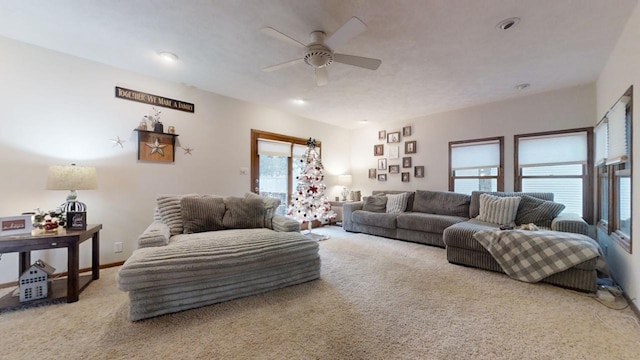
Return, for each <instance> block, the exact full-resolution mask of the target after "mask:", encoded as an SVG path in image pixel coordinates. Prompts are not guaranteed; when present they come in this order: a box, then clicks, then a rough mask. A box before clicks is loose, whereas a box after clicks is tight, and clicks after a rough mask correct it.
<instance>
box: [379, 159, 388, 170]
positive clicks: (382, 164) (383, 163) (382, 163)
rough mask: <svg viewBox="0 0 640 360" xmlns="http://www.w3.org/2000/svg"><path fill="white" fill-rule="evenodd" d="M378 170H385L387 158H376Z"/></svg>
mask: <svg viewBox="0 0 640 360" xmlns="http://www.w3.org/2000/svg"><path fill="white" fill-rule="evenodd" d="M378 170H387V159H378Z"/></svg>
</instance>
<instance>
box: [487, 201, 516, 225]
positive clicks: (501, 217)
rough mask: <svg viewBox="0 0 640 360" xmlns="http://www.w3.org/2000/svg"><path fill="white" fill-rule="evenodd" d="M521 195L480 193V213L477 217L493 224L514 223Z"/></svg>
mask: <svg viewBox="0 0 640 360" xmlns="http://www.w3.org/2000/svg"><path fill="white" fill-rule="evenodd" d="M518 205H520V197H519V196H513V197H498V196H492V195H488V194H482V195H480V214H478V216H476V219H478V220H480V221H484V222H489V223H493V224H498V225H501V224H513V223H514V221H515V219H516V214H517V213H518Z"/></svg>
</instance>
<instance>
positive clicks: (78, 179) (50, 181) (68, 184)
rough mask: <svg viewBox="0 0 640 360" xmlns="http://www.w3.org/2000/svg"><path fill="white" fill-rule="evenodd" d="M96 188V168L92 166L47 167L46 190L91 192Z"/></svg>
mask: <svg viewBox="0 0 640 360" xmlns="http://www.w3.org/2000/svg"><path fill="white" fill-rule="evenodd" d="M97 188H98V177H97V173H96V168H95V167H92V166H76V165H54V166H49V175H48V176H47V190H93V189H97Z"/></svg>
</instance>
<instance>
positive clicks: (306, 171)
mask: <svg viewBox="0 0 640 360" xmlns="http://www.w3.org/2000/svg"><path fill="white" fill-rule="evenodd" d="M300 163H301V164H300V165H301V170H300V175H299V176H298V177H296V179H297V180H298V186H297V188H296V191H295V192H294V193H293V194H292V197H291V199H292V201H291V205H290V206H289V209H288V211H287V215H288V216H290V217H293V218H294V219H296V220H298V221H299V222H301V223H302V224H306V223H309V232H311V224H310V223H311V222H312V221H313V220H318V221H320V222H321V223H326V222H327V221H329V219H331V218H334V217H335V216H336V213H335V212H334V211H333V210H331V205H330V204H329V200H328V199H327V197H326V196H325V195H324V191H325V189H326V188H327V186H326V185H325V184H324V175H323V171H324V167H323V166H322V160H320V154H318V150H317V149H316V141H315V139H311V138H309V140H307V150H306V151H305V153H304V157H303V158H302V159H300Z"/></svg>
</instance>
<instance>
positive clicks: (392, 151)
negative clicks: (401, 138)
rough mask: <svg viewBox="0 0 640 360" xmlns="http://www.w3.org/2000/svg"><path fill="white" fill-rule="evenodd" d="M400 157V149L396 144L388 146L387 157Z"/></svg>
mask: <svg viewBox="0 0 640 360" xmlns="http://www.w3.org/2000/svg"><path fill="white" fill-rule="evenodd" d="M399 157H400V150H399V149H398V147H397V146H389V159H397V158H399Z"/></svg>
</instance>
